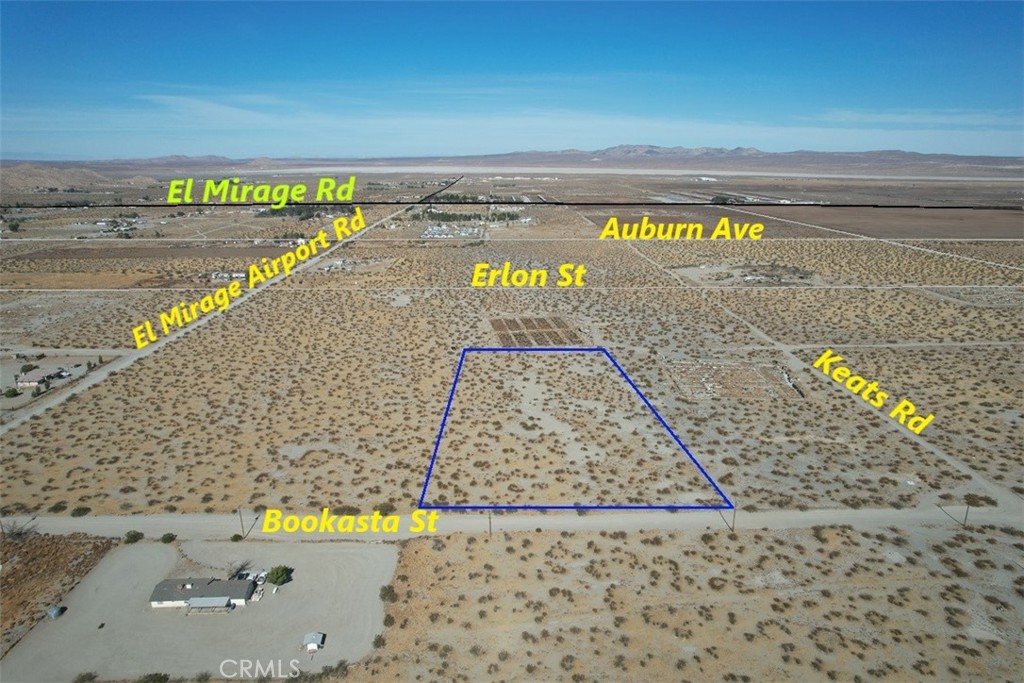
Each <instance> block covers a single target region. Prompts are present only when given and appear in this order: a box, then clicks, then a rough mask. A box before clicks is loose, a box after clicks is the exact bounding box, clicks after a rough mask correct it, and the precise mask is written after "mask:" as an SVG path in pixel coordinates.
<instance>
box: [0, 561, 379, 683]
mask: <svg viewBox="0 0 1024 683" xmlns="http://www.w3.org/2000/svg"><path fill="white" fill-rule="evenodd" d="M281 548H282V547H281V546H279V545H276V544H253V543H250V544H244V545H239V544H232V543H228V542H222V543H205V542H192V543H185V544H183V545H182V547H181V555H179V551H178V549H177V548H176V547H174V546H169V545H163V544H157V543H148V542H144V543H139V544H136V545H131V546H123V547H121V548H118V549H117V550H115V551H113V552H111V553H110V554H109V555H107V557H105V558H104V559H103V561H102V562H100V564H99V565H98V566H97V567H96V569H95V570H94V571H92V572H91V573H90V574H89V575H88V576H87V577H86V578H85V579H84V580H83V581H82V583H80V584H79V585H78V587H77V588H76V589H75V590H73V591H72V592H71V594H70V595H69V596H68V598H67V600H66V601H65V604H66V605H67V608H68V610H67V612H66V613H65V615H64V616H62V617H61V618H60V619H59V620H57V621H52V622H50V621H48V622H44V623H42V624H40V625H39V626H38V627H37V628H35V629H34V630H33V631H32V632H31V633H29V635H28V636H26V637H25V638H24V639H22V641H21V642H20V643H19V644H18V645H17V646H16V647H15V648H14V649H13V650H11V652H10V653H9V654H8V655H7V656H6V657H5V658H4V660H3V663H2V667H0V675H2V676H3V679H4V680H5V681H10V682H11V683H37V682H38V683H52V682H54V681H70V680H71V679H72V678H74V676H75V675H76V674H78V673H81V672H84V671H94V672H96V673H97V674H99V675H100V676H101V677H102V678H107V679H110V678H114V679H125V678H136V677H138V676H140V675H142V674H145V673H148V672H153V671H170V672H174V674H175V675H190V676H194V675H196V674H198V673H200V672H203V671H208V672H211V673H214V674H215V675H216V674H217V672H218V670H219V668H220V666H221V662H222V661H224V660H226V659H234V660H239V659H250V660H261V661H263V662H267V661H270V660H273V661H283V662H285V666H286V668H287V667H288V666H289V663H290V662H291V660H293V659H295V660H297V661H298V663H297V665H296V666H297V667H299V668H300V669H302V670H316V671H319V670H320V668H321V667H322V666H324V665H333V664H335V663H336V662H337V661H338V660H340V659H347V660H350V661H354V660H357V659H359V658H360V657H363V656H365V655H366V654H367V653H368V652H370V650H371V648H372V641H373V637H374V635H375V634H377V633H379V632H380V631H381V630H382V629H383V616H384V613H383V607H382V604H381V601H380V598H379V597H378V592H379V589H380V587H381V586H382V585H384V584H387V583H389V582H390V581H391V577H392V574H393V572H394V568H395V563H396V560H397V549H396V548H395V547H393V546H386V545H360V546H350V545H344V544H332V545H330V546H324V545H318V546H308V545H298V546H296V545H289V546H288V552H287V553H284V552H282V551H281ZM182 555H183V556H184V558H187V559H188V560H190V561H191V563H194V564H187V565H183V564H182ZM243 561H249V562H251V563H252V566H253V567H254V568H255V567H263V568H266V569H269V568H270V567H271V566H274V565H276V564H287V565H288V566H291V567H293V568H294V570H295V571H294V573H293V580H292V581H291V582H290V583H288V584H285V585H284V586H283V587H282V588H281V589H280V590H279V592H278V593H277V594H272V593H271V591H270V590H269V589H267V590H266V595H265V597H264V598H263V599H262V600H260V601H259V602H255V603H251V604H250V605H248V606H246V607H244V608H238V609H236V610H235V611H233V612H231V613H228V614H193V615H189V616H186V615H185V612H184V610H179V609H172V608H166V609H153V608H150V607H149V596H150V593H151V592H152V590H153V587H154V586H155V585H156V584H157V583H158V582H159V581H162V580H163V579H165V578H169V577H175V576H176V574H175V571H176V567H179V566H190V567H193V568H194V567H195V565H196V564H198V565H203V566H205V567H210V568H211V569H210V571H209V572H208V573H207V574H206V575H210V576H220V577H222V578H223V577H224V576H225V571H226V568H227V567H228V566H229V565H231V564H234V563H239V562H243ZM193 571H196V569H193ZM100 624H104V626H103V628H99V625H100ZM310 631H321V632H323V633H326V634H327V644H326V646H325V649H324V650H322V651H321V652H319V653H317V655H316V656H315V657H313V658H310V656H309V655H306V654H304V653H302V652H301V644H302V637H303V635H305V634H306V633H308V632H310ZM140 644H142V645H140ZM57 651H59V652H60V653H61V656H59V657H54V656H51V654H52V653H53V652H57ZM230 670H231V669H230V668H229V669H228V671H230Z"/></svg>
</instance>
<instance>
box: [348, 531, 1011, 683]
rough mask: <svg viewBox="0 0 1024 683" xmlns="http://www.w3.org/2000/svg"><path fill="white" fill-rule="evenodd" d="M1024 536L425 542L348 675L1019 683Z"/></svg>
mask: <svg viewBox="0 0 1024 683" xmlns="http://www.w3.org/2000/svg"><path fill="white" fill-rule="evenodd" d="M1020 537H1021V531H1020V530H1019V529H1014V528H1012V527H1007V528H1005V529H1003V530H997V529H994V528H985V529H974V530H968V531H963V532H960V533H956V532H953V533H950V531H949V529H948V528H942V527H939V528H928V527H922V528H918V529H914V530H910V531H907V530H900V529H897V528H896V527H892V528H888V529H881V530H879V531H877V532H863V533H860V532H855V531H852V530H849V529H844V528H837V527H830V528H824V527H818V528H815V529H813V530H811V529H808V530H803V531H792V532H780V531H764V530H760V531H759V530H743V531H738V532H736V533H730V532H728V531H727V530H726V531H717V532H708V533H704V534H702V535H700V536H699V537H698V536H697V534H690V535H680V534H674V533H663V532H646V533H628V534H626V533H621V532H601V533H599V534H596V533H592V534H586V533H572V532H562V533H561V534H555V533H547V534H542V533H533V534H516V535H512V534H494V535H493V536H488V535H486V534H484V535H468V536H450V537H448V538H445V539H437V540H433V541H432V540H430V539H420V540H417V541H413V542H410V543H409V544H408V545H407V546H406V549H405V550H404V551H403V553H402V557H401V559H400V561H399V566H398V569H397V570H396V574H397V576H398V577H399V579H398V581H396V588H397V590H398V592H399V595H400V596H401V597H402V599H401V600H400V601H399V602H398V603H396V604H395V605H393V606H389V608H388V613H389V614H391V615H393V616H394V618H395V622H396V626H395V627H392V628H390V629H389V630H388V631H386V632H385V640H386V644H385V646H384V647H383V648H382V649H380V650H379V651H378V652H377V653H376V655H375V656H373V657H372V658H370V659H369V660H368V661H366V662H364V663H361V664H360V666H359V667H358V668H356V669H354V670H351V671H350V673H349V676H348V677H347V678H346V679H345V680H346V681H350V680H356V681H363V680H374V681H381V680H389V681H407V680H413V679H415V680H423V681H452V680H457V681H458V680H463V681H480V680H495V681H496V680H505V681H534V680H545V681H574V682H575V681H588V682H590V681H634V680H645V681H670V680H671V681H693V682H697V681H720V680H724V681H734V680H735V681H741V680H743V681H819V680H836V681H858V680H861V681H866V680H872V679H877V678H882V679H885V680H892V681H919V680H944V681H945V680H949V681H952V680H976V681H1012V680H1016V676H1017V672H1018V671H1019V667H1020V666H1021V665H1022V664H1024V660H1022V657H1021V646H1022V641H1021V626H1022V623H1024V622H1022V619H1021V614H1022V611H1021V610H1022V608H1024V599H1022V598H1024V592H1022V590H1021V579H1020V567H1019V566H1017V565H1015V564H1014V563H1013V558H1014V557H1015V556H1017V552H1016V551H1015V550H1014V548H1013V547H1012V544H1013V543H1015V542H1017V543H1018V545H1019V540H1020ZM403 576H406V577H407V578H406V579H405V580H402V578H401V577H403ZM1014 577H1016V587H1015V588H1014V587H1013V586H1012V585H1011V582H1012V581H1013V579H1014ZM334 680H340V679H334Z"/></svg>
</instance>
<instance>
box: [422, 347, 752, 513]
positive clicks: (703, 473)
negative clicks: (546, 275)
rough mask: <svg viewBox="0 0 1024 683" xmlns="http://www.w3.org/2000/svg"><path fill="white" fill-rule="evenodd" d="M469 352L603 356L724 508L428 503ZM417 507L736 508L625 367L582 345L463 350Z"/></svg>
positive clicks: (599, 349) (698, 507)
mask: <svg viewBox="0 0 1024 683" xmlns="http://www.w3.org/2000/svg"><path fill="white" fill-rule="evenodd" d="M470 353H600V354H602V355H603V356H604V357H605V358H607V359H608V361H609V362H610V363H611V364H612V366H613V367H614V368H615V369H616V370H618V371H619V374H620V375H622V378H623V379H624V380H626V383H627V384H629V386H630V388H631V389H632V390H633V391H634V392H636V395H637V396H639V397H640V400H641V401H643V403H644V405H645V406H647V409H648V410H650V411H651V414H652V415H654V417H655V418H657V420H658V422H659V423H660V424H661V426H662V427H664V428H665V431H667V432H668V433H669V435H670V436H671V437H672V440H673V441H675V442H676V444H677V445H678V446H679V447H680V448H681V449H682V450H683V452H684V453H686V456H687V457H688V458H689V459H690V462H692V463H693V464H694V465H695V466H696V467H697V469H698V470H699V471H700V473H701V476H703V477H704V480H705V481H707V482H708V483H709V484H711V486H712V488H714V489H715V492H716V493H717V494H718V495H719V496H721V498H722V500H723V501H724V502H725V504H724V505H429V504H427V503H426V502H425V499H426V497H427V487H429V486H430V477H431V476H432V475H433V473H434V464H435V463H436V462H437V453H438V451H439V450H440V448H441V439H442V438H443V437H444V428H445V426H447V424H448V415H449V414H450V413H451V410H452V401H453V400H454V399H455V389H456V387H458V385H459V378H460V376H461V375H462V366H463V364H464V363H465V361H466V355H467V354H470ZM418 507H419V508H420V509H421V510H733V509H735V507H736V506H735V505H733V502H732V501H731V500H729V496H727V495H725V492H724V491H722V489H721V488H720V487H719V486H718V484H717V483H715V480H714V479H712V478H711V475H710V474H708V472H707V470H705V469H704V466H703V465H701V464H700V461H698V460H697V458H695V457H694V455H693V453H691V452H690V449H689V448H687V447H686V444H684V443H683V442H682V440H681V439H680V438H679V437H678V436H677V435H676V433H675V432H674V431H672V428H671V427H669V426H668V423H667V422H665V420H664V418H662V417H661V414H660V413H658V411H657V409H656V408H655V407H654V405H653V404H652V403H651V402H650V401H649V400H647V397H646V396H644V394H643V392H642V391H640V388H639V387H637V385H636V384H634V383H633V380H632V379H630V377H629V375H628V374H626V371H625V370H623V369H622V366H621V365H619V364H618V362H617V361H616V360H615V358H614V357H613V356H612V354H611V353H609V351H608V349H606V348H604V347H603V346H592V347H581V346H568V347H543V346H541V347H524V348H518V347H514V346H469V347H465V348H463V349H462V354H461V355H460V356H459V364H458V366H457V367H456V368H455V377H454V378H453V379H452V388H451V389H450V390H449V391H448V402H447V404H446V405H445V408H444V415H443V416H442V417H441V427H440V429H438V430H437V439H436V440H435V441H434V452H433V454H432V455H431V456H430V465H428V466H427V476H426V478H425V479H424V480H423V491H422V492H421V493H420V499H419V504H418Z"/></svg>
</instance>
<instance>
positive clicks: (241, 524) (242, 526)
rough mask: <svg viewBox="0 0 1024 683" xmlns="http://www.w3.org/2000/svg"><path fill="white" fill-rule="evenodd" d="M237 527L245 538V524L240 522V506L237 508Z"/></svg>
mask: <svg viewBox="0 0 1024 683" xmlns="http://www.w3.org/2000/svg"><path fill="white" fill-rule="evenodd" d="M238 526H239V527H240V528H241V529H242V535H243V536H245V522H243V521H242V506H241V505H239V506H238Z"/></svg>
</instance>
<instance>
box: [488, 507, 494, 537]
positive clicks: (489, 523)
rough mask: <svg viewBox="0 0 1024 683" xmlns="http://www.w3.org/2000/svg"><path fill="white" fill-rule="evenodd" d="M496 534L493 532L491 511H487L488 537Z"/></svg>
mask: <svg viewBox="0 0 1024 683" xmlns="http://www.w3.org/2000/svg"><path fill="white" fill-rule="evenodd" d="M493 533H494V532H493V531H492V530H491V511H490V510H488V511H487V535H488V536H490V535H492V534H493Z"/></svg>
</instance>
